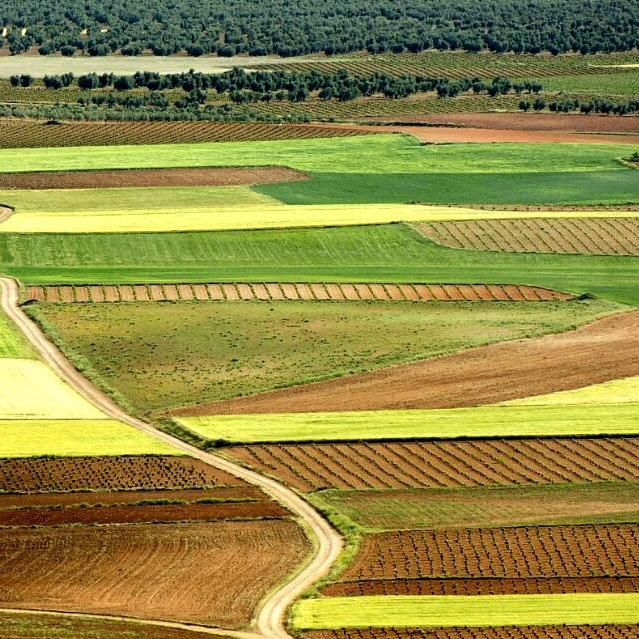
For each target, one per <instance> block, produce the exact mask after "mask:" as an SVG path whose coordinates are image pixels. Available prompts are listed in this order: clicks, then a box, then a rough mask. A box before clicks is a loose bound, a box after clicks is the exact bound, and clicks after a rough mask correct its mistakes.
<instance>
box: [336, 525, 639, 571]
mask: <svg viewBox="0 0 639 639" xmlns="http://www.w3.org/2000/svg"><path fill="white" fill-rule="evenodd" d="M638 544H639V525H637V524H617V525H613V524H601V525H583V526H539V527H521V528H466V529H463V528H461V529H451V530H442V531H431V530H419V531H418V530H409V531H392V532H384V533H377V534H371V535H367V536H366V537H365V538H364V541H363V543H362V547H361V549H360V552H359V553H358V555H357V557H356V558H355V561H354V562H353V563H352V564H351V565H350V566H349V567H348V569H347V570H346V571H345V572H344V574H343V576H342V579H343V580H344V581H358V580H369V579H420V578H425V577H475V578H480V577H504V578H530V577H542V578H543V577H607V576H610V575H614V576H628V577H638V576H639V556H637V553H636V549H637V547H638Z"/></svg>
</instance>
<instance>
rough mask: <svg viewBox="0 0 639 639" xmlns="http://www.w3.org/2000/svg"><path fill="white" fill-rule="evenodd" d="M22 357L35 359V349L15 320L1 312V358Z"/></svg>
mask: <svg viewBox="0 0 639 639" xmlns="http://www.w3.org/2000/svg"><path fill="white" fill-rule="evenodd" d="M4 358H16V359H17V358H20V359H33V358H35V353H34V352H33V349H32V348H31V346H30V345H29V343H28V342H27V340H26V339H25V338H24V337H23V335H22V333H20V332H19V331H18V330H17V328H16V327H15V325H14V324H13V322H11V321H10V320H9V318H8V317H7V316H6V315H5V314H4V313H2V312H0V359H4Z"/></svg>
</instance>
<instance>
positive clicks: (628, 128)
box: [368, 113, 639, 134]
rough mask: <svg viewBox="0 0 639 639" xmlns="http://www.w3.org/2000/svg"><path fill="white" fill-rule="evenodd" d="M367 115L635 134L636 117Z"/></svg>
mask: <svg viewBox="0 0 639 639" xmlns="http://www.w3.org/2000/svg"><path fill="white" fill-rule="evenodd" d="M368 119H369V120H376V121H381V120H385V121H392V122H407V123H410V122H419V123H424V124H432V125H436V126H457V127H471V128H478V129H503V130H511V131H558V132H563V133H637V134H639V118H638V117H632V116H631V117H623V116H611V115H576V114H570V113H567V114H563V113H440V114H436V115H421V116H420V115H404V116H402V115H400V116H388V117H386V118H377V117H375V118H368Z"/></svg>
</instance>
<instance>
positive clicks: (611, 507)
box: [310, 482, 639, 533]
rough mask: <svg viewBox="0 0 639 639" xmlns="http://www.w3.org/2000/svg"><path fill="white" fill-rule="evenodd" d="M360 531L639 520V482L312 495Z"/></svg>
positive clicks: (320, 504) (335, 492)
mask: <svg viewBox="0 0 639 639" xmlns="http://www.w3.org/2000/svg"><path fill="white" fill-rule="evenodd" d="M310 499H311V501H312V503H313V504H314V505H316V506H320V507H321V508H322V510H323V511H324V512H326V511H329V512H339V513H340V514H342V515H344V516H346V517H347V518H348V519H349V520H350V521H352V522H353V523H354V524H355V525H356V526H358V527H360V528H361V529H362V531H363V532H368V533H370V532H382V531H385V530H411V529H412V530H414V529H423V528H428V529H437V528H451V527H460V528H469V527H482V528H486V527H503V526H548V525H559V524H584V523H600V524H601V523H615V522H639V484H637V483H634V482H602V483H592V484H577V483H574V484H568V483H566V484H550V485H546V486H525V487H524V486H508V487H489V488H485V487H473V488H423V489H406V490H325V491H321V492H319V493H315V494H313V495H311V496H310Z"/></svg>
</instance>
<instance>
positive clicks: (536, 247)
mask: <svg viewBox="0 0 639 639" xmlns="http://www.w3.org/2000/svg"><path fill="white" fill-rule="evenodd" d="M417 228H418V229H419V231H420V232H421V233H423V234H424V235H425V236H426V237H427V238H429V239H431V240H433V241H434V242H437V243H438V244H443V245H444V246H449V247H452V248H460V249H471V250H476V251H505V252H509V253H570V254H587V255H639V218H608V219H597V218H590V219H587V218H584V219H529V220H527V219H522V220H477V221H470V222H429V223H424V224H419V225H418V226H417Z"/></svg>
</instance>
